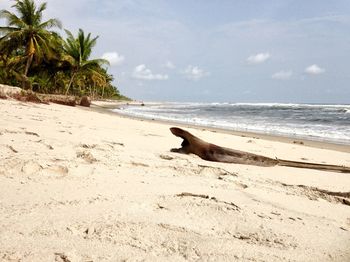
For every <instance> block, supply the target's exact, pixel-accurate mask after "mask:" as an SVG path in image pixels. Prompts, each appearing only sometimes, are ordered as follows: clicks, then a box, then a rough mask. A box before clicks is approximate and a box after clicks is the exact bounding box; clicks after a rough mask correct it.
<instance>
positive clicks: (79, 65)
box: [63, 29, 109, 94]
mask: <svg viewBox="0 0 350 262" xmlns="http://www.w3.org/2000/svg"><path fill="white" fill-rule="evenodd" d="M65 31H66V34H67V39H66V41H65V43H64V44H63V48H64V51H65V52H66V54H67V55H68V56H69V61H70V64H71V66H72V72H71V79H70V81H69V84H68V86H67V89H66V94H68V92H69V89H70V87H71V85H72V84H73V81H74V80H75V78H76V77H78V76H79V75H83V76H84V77H87V76H89V75H90V76H95V77H94V78H96V76H98V77H101V73H100V72H99V70H97V69H98V68H100V67H101V66H102V65H103V64H109V63H108V61H107V60H105V59H92V60H89V58H90V56H91V53H92V49H93V47H94V46H95V45H96V41H97V39H98V36H97V37H95V38H91V33H89V34H88V35H87V36H85V33H84V31H83V30H82V29H79V32H78V36H77V38H75V37H74V36H73V34H72V33H71V32H70V31H68V30H65Z"/></svg>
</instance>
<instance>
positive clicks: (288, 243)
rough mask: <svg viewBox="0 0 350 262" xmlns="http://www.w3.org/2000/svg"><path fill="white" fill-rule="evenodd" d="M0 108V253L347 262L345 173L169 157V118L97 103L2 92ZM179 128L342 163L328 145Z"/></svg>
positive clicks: (347, 159) (9, 257)
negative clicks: (6, 96)
mask: <svg viewBox="0 0 350 262" xmlns="http://www.w3.org/2000/svg"><path fill="white" fill-rule="evenodd" d="M0 114H1V118H0V188H1V190H0V261H344V262H345V261H350V206H349V203H350V199H349V198H350V193H348V195H347V196H346V195H344V194H343V195H342V196H337V194H336V193H335V192H350V174H346V173H335V172H325V171H318V170H310V169H308V170H307V169H301V168H290V167H279V166H278V167H257V166H250V165H237V164H225V163H215V162H208V161H204V160H202V159H200V158H199V157H197V156H195V155H182V154H177V153H172V152H170V149H171V148H174V147H179V146H180V143H181V139H179V138H177V137H175V136H173V135H172V134H171V133H170V131H169V128H170V127H171V126H174V124H170V123H157V122H150V121H143V120H137V119H130V118H126V117H121V116H118V115H113V114H108V113H103V112H97V111H96V110H94V109H87V108H82V107H68V106H62V105H56V104H50V105H45V104H33V103H23V102H18V101H14V100H0ZM175 126H176V125H175ZM186 130H188V131H190V132H191V133H193V134H194V135H196V136H198V137H200V138H202V139H204V140H206V141H208V142H212V143H215V144H217V145H221V146H225V147H229V148H234V149H238V150H243V151H247V152H251V153H256V154H261V155H265V156H268V157H273V158H275V157H277V158H281V159H288V160H295V161H308V162H315V163H326V164H334V165H345V166H350V153H349V152H344V150H342V151H341V150H337V147H336V146H334V147H332V148H330V147H326V146H325V148H317V147H311V146H308V145H307V143H305V145H302V144H293V143H287V142H282V141H280V140H278V139H276V140H275V141H273V140H271V139H269V140H265V139H263V138H259V137H255V138H253V137H249V135H247V136H237V135H232V134H227V133H221V132H213V131H210V130H204V129H201V128H197V129H195V128H186ZM332 192H333V193H332Z"/></svg>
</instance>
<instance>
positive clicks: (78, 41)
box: [0, 0, 125, 99]
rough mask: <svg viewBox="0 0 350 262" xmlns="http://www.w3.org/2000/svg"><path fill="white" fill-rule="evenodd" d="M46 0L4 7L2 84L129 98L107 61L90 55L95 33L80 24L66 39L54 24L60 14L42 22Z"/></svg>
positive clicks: (28, 0) (0, 43)
mask: <svg viewBox="0 0 350 262" xmlns="http://www.w3.org/2000/svg"><path fill="white" fill-rule="evenodd" d="M46 7H47V4H46V3H43V4H40V5H39V6H37V5H36V3H35V1H34V0H14V4H13V6H12V8H13V9H14V10H15V12H10V11H8V10H0V19H2V20H0V21H3V20H5V25H2V24H0V83H3V84H8V85H14V86H22V88H24V89H31V90H33V91H36V92H40V93H49V94H70V95H78V96H81V95H89V96H92V97H93V98H112V97H113V98H117V99H118V98H125V97H123V96H122V95H120V93H119V91H118V89H117V88H116V87H114V86H113V84H112V82H113V76H112V75H110V74H108V72H107V69H106V68H104V66H106V65H108V61H106V60H104V59H91V58H90V56H91V53H92V50H93V48H94V46H95V45H96V42H97V39H98V36H97V37H92V36H91V34H90V33H89V34H85V33H84V31H83V30H82V29H79V32H78V34H77V36H76V37H75V36H74V35H73V34H72V33H71V32H70V31H68V30H65V32H66V34H67V38H66V39H63V38H62V37H61V36H60V35H59V34H58V33H57V32H55V31H52V29H54V28H61V27H62V25H61V22H60V21H59V20H58V19H49V20H47V21H43V19H42V17H43V12H44V11H45V10H46Z"/></svg>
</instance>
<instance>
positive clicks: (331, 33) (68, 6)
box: [0, 0, 350, 103]
mask: <svg viewBox="0 0 350 262" xmlns="http://www.w3.org/2000/svg"><path fill="white" fill-rule="evenodd" d="M11 2H12V1H9V0H0V9H3V8H8V7H9V6H11ZM46 2H48V9H47V12H46V14H47V17H56V18H59V19H60V20H61V21H62V22H63V26H64V28H67V29H69V30H70V31H72V32H76V31H77V30H78V28H82V29H84V30H85V31H86V32H91V33H92V34H93V35H99V40H98V44H97V46H96V49H95V52H94V57H105V58H108V59H109V60H110V61H111V66H110V68H109V71H110V72H111V73H112V74H113V75H114V77H115V79H116V80H115V84H116V85H117V86H118V88H119V89H120V90H121V92H122V93H123V94H125V95H127V96H130V97H132V98H135V99H139V100H145V101H210V102H292V103H305V102H306V103H308V102H309V103H350V1H349V0H333V1H329V0H307V1H305V0H264V1H261V0H227V1H226V0H197V1H195V0H176V1H170V0H168V1H165V0H164V1H160V0H143V1H141V0H118V1H114V0H74V1H73V0H70V1H68V0H47V1H46ZM0 23H2V22H0ZM62 34H63V32H62Z"/></svg>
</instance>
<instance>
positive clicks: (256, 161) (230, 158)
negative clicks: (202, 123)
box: [170, 127, 350, 173]
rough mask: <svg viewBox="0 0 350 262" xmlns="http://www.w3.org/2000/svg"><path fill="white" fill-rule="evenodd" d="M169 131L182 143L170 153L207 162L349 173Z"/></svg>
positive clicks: (349, 171)
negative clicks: (257, 153)
mask: <svg viewBox="0 0 350 262" xmlns="http://www.w3.org/2000/svg"><path fill="white" fill-rule="evenodd" d="M170 131H171V132H172V133H173V134H174V135H175V136H177V137H181V138H182V139H183V142H182V144H181V148H173V149H171V152H177V153H183V154H190V153H192V154H195V155H197V156H199V157H200V158H202V159H204V160H208V161H215V162H224V163H235V164H245V165H255V166H265V167H269V166H288V167H296V168H309V169H317V170H324V171H333V172H340V173H350V167H345V166H337V165H324V164H317V163H307V162H298V161H290V160H283V159H277V158H276V159H273V158H269V157H265V156H261V155H256V154H252V153H248V152H244V151H239V150H234V149H230V148H225V147H220V146H217V145H214V144H210V143H207V142H205V141H203V140H201V139H199V138H198V137H196V136H194V135H192V134H191V133H189V132H187V131H185V130H183V129H181V128H177V127H172V128H170Z"/></svg>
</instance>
